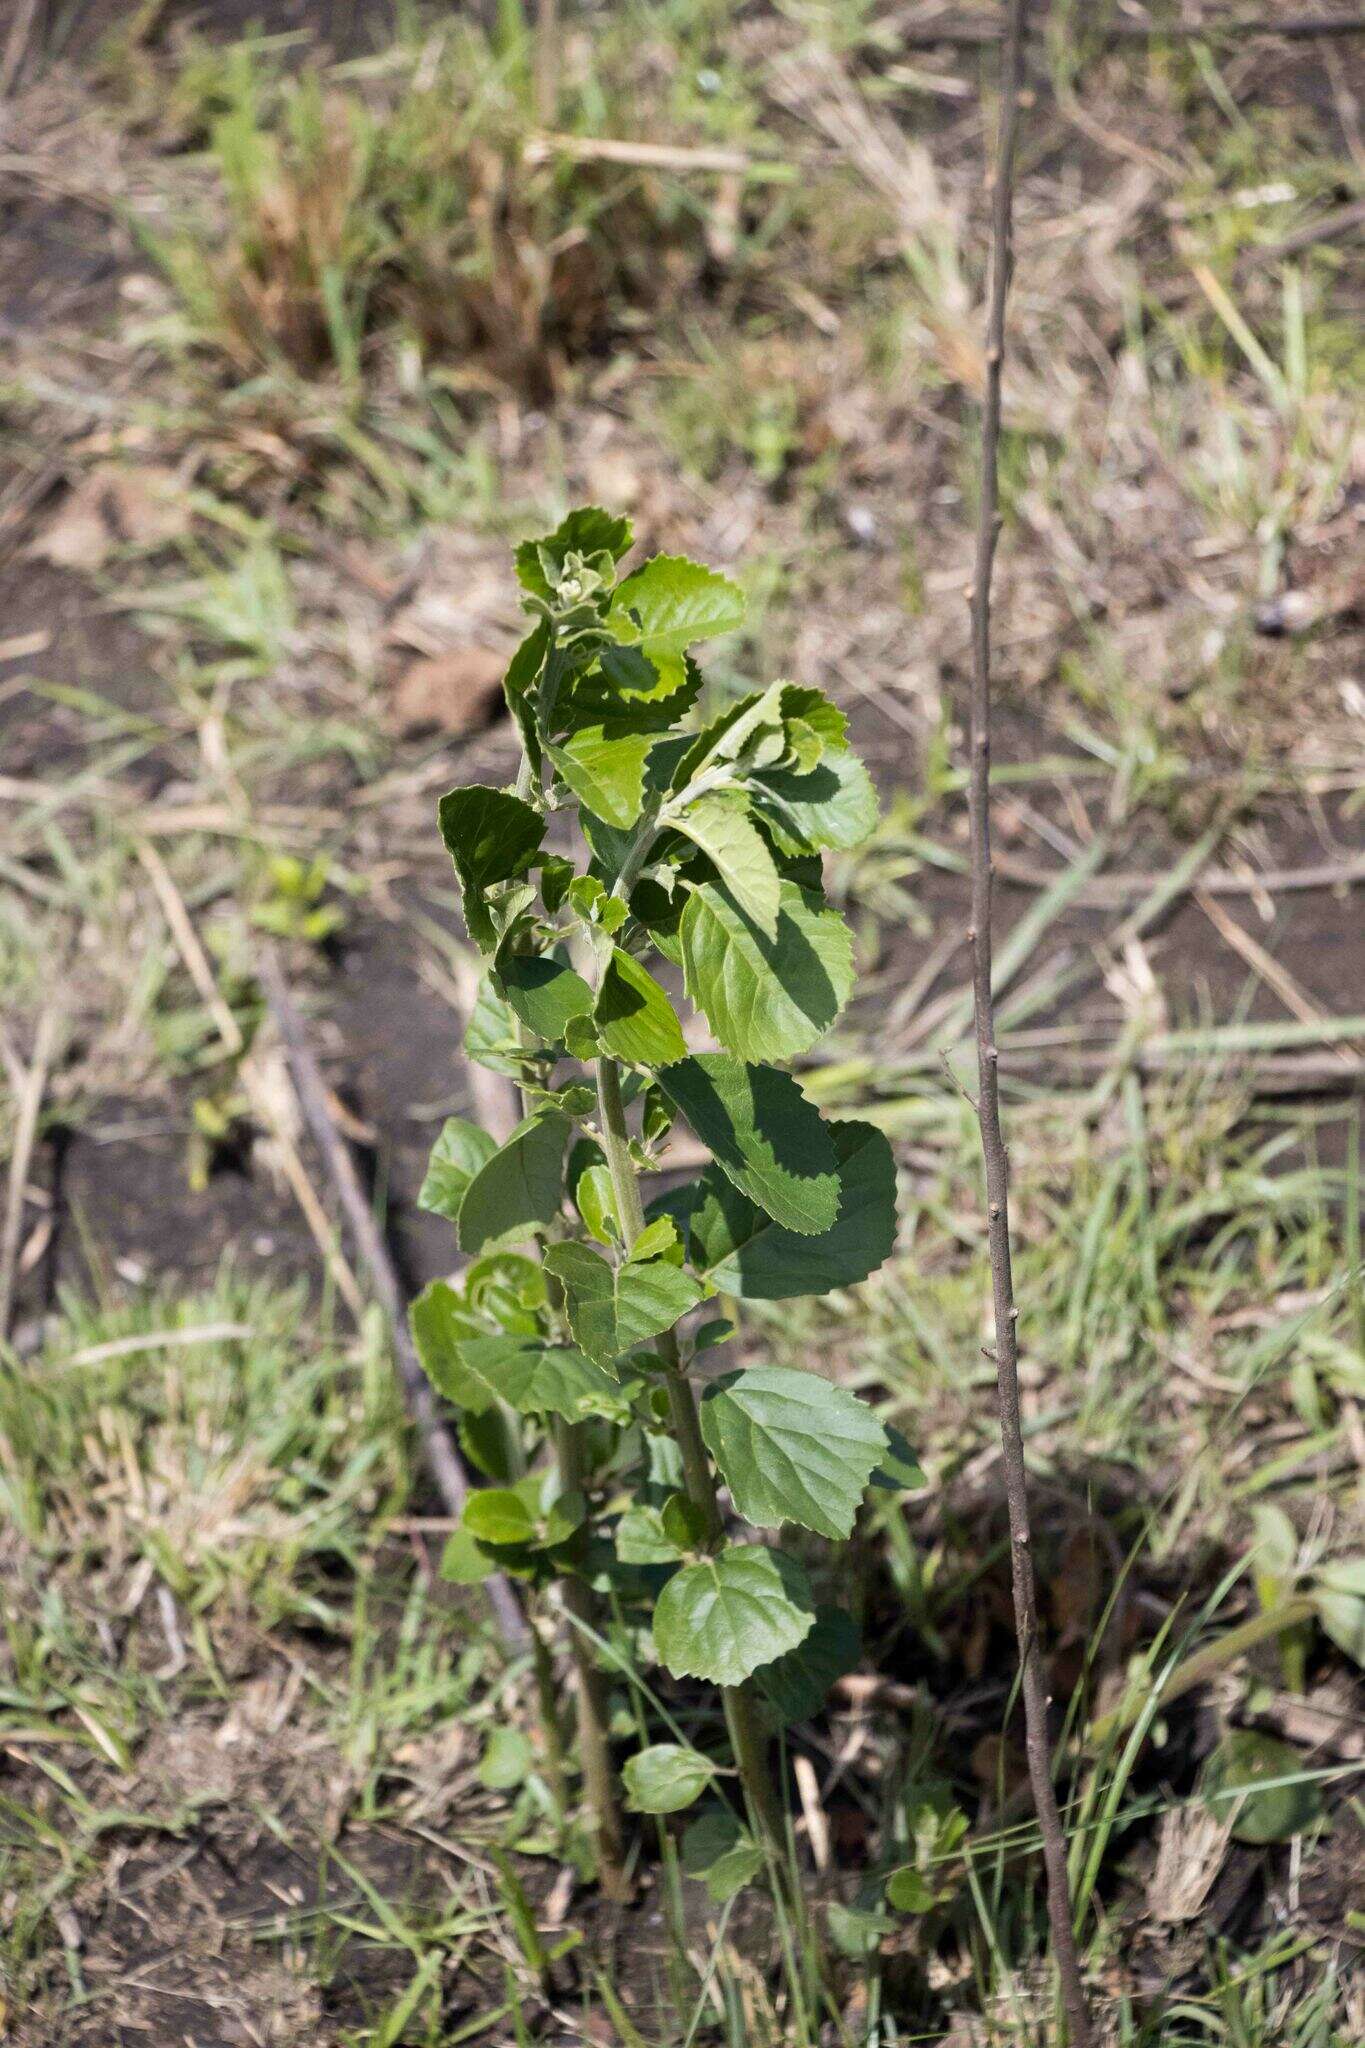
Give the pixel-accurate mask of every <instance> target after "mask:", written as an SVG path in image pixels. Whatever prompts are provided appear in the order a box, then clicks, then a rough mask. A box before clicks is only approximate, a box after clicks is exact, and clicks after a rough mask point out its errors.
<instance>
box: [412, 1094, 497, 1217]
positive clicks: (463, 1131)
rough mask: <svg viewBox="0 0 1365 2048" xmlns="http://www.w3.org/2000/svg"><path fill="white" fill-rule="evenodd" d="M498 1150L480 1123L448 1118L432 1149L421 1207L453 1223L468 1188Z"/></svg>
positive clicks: (419, 1199)
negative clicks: (480, 1169)
mask: <svg viewBox="0 0 1365 2048" xmlns="http://www.w3.org/2000/svg"><path fill="white" fill-rule="evenodd" d="M497 1149H498V1145H497V1140H496V1138H491V1137H490V1136H489V1134H488V1132H487V1131H482V1130H480V1129H479V1126H478V1125H477V1124H471V1123H470V1122H469V1121H468V1120H467V1119H466V1118H465V1117H462V1116H448V1117H447V1118H446V1120H445V1122H444V1123H443V1124H442V1126H441V1135H440V1137H439V1138H438V1139H437V1140H436V1143H435V1144H434V1145H433V1146H432V1148H431V1157H430V1159H429V1160H428V1161H427V1171H426V1178H425V1179H424V1180H423V1182H422V1185H421V1187H420V1188H419V1189H418V1192H417V1206H418V1208H419V1209H427V1210H430V1212H431V1214H432V1215H433V1216H448V1217H449V1218H450V1221H451V1222H452V1223H453V1222H454V1221H455V1218H456V1217H457V1216H458V1215H459V1213H460V1203H461V1202H462V1201H463V1200H464V1192H465V1189H466V1188H467V1187H468V1186H469V1183H470V1181H471V1180H473V1178H474V1176H475V1174H476V1173H477V1172H478V1170H479V1168H480V1167H481V1166H483V1165H486V1163H487V1162H488V1160H490V1159H491V1158H492V1156H493V1154H494V1153H495V1152H496V1151H497Z"/></svg>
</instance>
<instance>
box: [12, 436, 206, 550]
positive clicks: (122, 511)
mask: <svg viewBox="0 0 1365 2048" xmlns="http://www.w3.org/2000/svg"><path fill="white" fill-rule="evenodd" d="M192 517H193V513H192V511H191V508H190V503H189V494H188V492H187V490H186V486H185V480H184V478H183V477H181V476H180V475H178V474H177V472H176V471H175V470H173V469H167V468H165V467H164V466H163V465H162V464H160V463H147V464H144V465H143V466H142V467H140V468H136V469H127V468H123V467H120V466H119V465H118V464H117V463H106V462H102V463H100V464H99V465H98V466H97V467H96V468H94V469H92V470H89V471H88V472H87V473H86V475H84V476H83V477H81V478H80V479H79V480H78V482H77V483H76V484H75V485H73V487H72V488H71V490H69V491H68V492H67V494H66V496H65V498H63V500H62V502H61V504H60V505H59V506H58V507H57V510H56V512H55V513H54V514H53V516H52V518H51V519H50V520H49V521H48V523H47V525H46V526H45V527H44V528H43V531H42V532H41V533H40V534H39V536H38V538H37V539H36V540H35V541H34V542H33V544H32V545H31V547H30V548H29V551H28V552H29V554H30V555H31V556H32V557H33V558H34V559H35V560H36V561H40V562H50V563H51V564H52V566H53V568H54V569H76V570H81V571H85V572H87V573H88V572H90V571H91V570H95V569H102V568H103V567H104V564H105V563H106V562H107V561H108V560H109V557H110V556H111V555H112V554H113V553H114V552H115V551H116V550H117V549H119V548H125V547H133V548H145V549H150V548H159V547H166V546H167V545H169V543H170V542H171V541H173V540H178V539H179V538H180V536H181V535H182V534H184V533H187V532H188V531H189V526H190V521H191V519H192Z"/></svg>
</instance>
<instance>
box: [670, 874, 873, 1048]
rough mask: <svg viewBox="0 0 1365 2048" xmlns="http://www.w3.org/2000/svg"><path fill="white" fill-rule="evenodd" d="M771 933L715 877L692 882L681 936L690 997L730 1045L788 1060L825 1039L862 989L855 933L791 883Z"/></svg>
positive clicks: (786, 884) (836, 914)
mask: <svg viewBox="0 0 1365 2048" xmlns="http://www.w3.org/2000/svg"><path fill="white" fill-rule="evenodd" d="M779 901H780V907H779V910H778V914H777V918H776V920H775V923H774V926H773V932H772V935H771V937H766V936H765V935H764V933H763V932H762V931H760V930H759V928H758V926H757V925H756V924H754V923H753V922H752V921H751V920H750V919H749V918H748V917H746V916H745V914H744V911H743V910H742V909H741V908H740V906H739V904H738V903H737V902H736V901H735V899H734V898H733V896H731V895H730V894H729V892H728V891H727V890H725V889H723V888H720V887H719V886H718V885H717V884H715V883H713V882H703V883H701V884H700V885H698V886H697V887H695V888H693V890H692V892H691V895H690V897H689V900H688V904H687V908H686V909H685V910H684V912H683V917H682V927H681V939H682V956H683V973H684V975H685V977H686V982H687V993H688V995H689V996H690V997H691V999H692V1001H693V1002H694V1003H695V1004H696V1005H697V1007H698V1009H701V1010H704V1011H705V1012H706V1015H707V1017H708V1019H709V1020H710V1024H711V1028H712V1030H713V1031H714V1032H715V1034H716V1036H717V1038H718V1039H719V1040H720V1042H721V1044H722V1045H723V1046H725V1047H726V1048H727V1050H728V1051H730V1052H733V1053H737V1054H738V1055H739V1057H740V1058H741V1059H746V1060H787V1059H794V1058H795V1057H796V1055H797V1054H798V1053H803V1052H809V1050H810V1048H811V1047H812V1046H813V1045H814V1044H815V1042H816V1040H817V1039H818V1038H821V1037H823V1035H824V1033H825V1032H826V1031H827V1030H828V1029H829V1027H830V1025H831V1024H832V1023H833V1022H834V1020H835V1018H836V1017H837V1016H838V1014H839V1012H840V1010H842V1009H843V1007H844V1004H845V1003H846V1002H847V1001H848V998H849V996H850V994H851V993H852V989H853V934H852V932H851V931H850V930H849V928H848V926H847V925H846V924H845V922H844V920H843V918H842V917H841V916H840V914H839V912H838V911H837V910H829V909H826V908H824V907H822V906H821V905H820V903H819V902H818V901H817V900H816V898H815V897H813V896H809V895H807V894H806V892H805V891H804V890H802V889H798V888H797V886H796V884H795V883H794V882H783V883H782V884H781V889H780V899H779Z"/></svg>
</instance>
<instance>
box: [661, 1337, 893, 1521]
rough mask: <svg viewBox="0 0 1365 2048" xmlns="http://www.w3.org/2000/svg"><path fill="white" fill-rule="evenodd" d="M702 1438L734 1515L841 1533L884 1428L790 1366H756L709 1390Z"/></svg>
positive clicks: (844, 1392) (840, 1390)
mask: <svg viewBox="0 0 1365 2048" xmlns="http://www.w3.org/2000/svg"><path fill="white" fill-rule="evenodd" d="M701 1433H702V1436H703V1437H704V1438H705V1440H706V1447H707V1449H708V1450H709V1451H710V1453H711V1455H712V1457H713V1458H714V1459H715V1461H716V1463H717V1465H718V1466H719V1467H720V1471H721V1476H722V1477H723V1478H724V1480H725V1483H726V1485H727V1486H728V1487H729V1489H730V1494H731V1497H732V1499H733V1500H734V1503H735V1506H736V1508H737V1509H738V1511H739V1513H740V1514H741V1515H743V1517H744V1519H745V1521H746V1522H756V1523H757V1524H758V1525H759V1527H760V1528H766V1529H776V1528H780V1527H781V1525H782V1523H783V1522H799V1523H800V1524H801V1526H802V1527H803V1528H805V1529H814V1531H815V1532H816V1534H817V1535H818V1536H837V1537H844V1536H848V1535H849V1534H850V1533H851V1532H852V1529H853V1520H854V1516H855V1515H856V1514H857V1512H858V1504H859V1502H860V1501H861V1500H862V1497H863V1494H864V1493H865V1492H866V1490H867V1482H868V1480H869V1479H870V1478H871V1476H872V1471H873V1468H874V1466H875V1465H876V1464H877V1463H878V1461H879V1460H880V1458H881V1456H882V1454H883V1452H884V1451H885V1449H886V1431H885V1430H884V1429H883V1427H882V1425H881V1423H880V1422H879V1421H878V1420H877V1418H876V1416H875V1415H874V1414H873V1413H872V1410H871V1409H870V1408H869V1407H868V1406H867V1405H866V1403H865V1402H863V1401H860V1400H859V1399H858V1397H857V1395H856V1394H850V1393H849V1391H848V1389H847V1388H846V1387H836V1386H832V1385H831V1384H830V1382H829V1381H828V1380H823V1379H821V1378H820V1377H819V1376H818V1374H816V1373H810V1372H794V1371H792V1370H791V1368H790V1367H789V1366H783V1365H755V1366H750V1368H749V1369H748V1370H747V1371H746V1372H736V1373H730V1374H727V1375H726V1377H725V1378H724V1379H719V1380H715V1381H713V1382H712V1384H711V1385H710V1386H709V1387H708V1388H707V1389H706V1393H705V1395H704V1396H703V1399H702V1404H701Z"/></svg>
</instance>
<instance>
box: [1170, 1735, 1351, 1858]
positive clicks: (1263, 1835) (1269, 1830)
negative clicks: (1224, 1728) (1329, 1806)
mask: <svg viewBox="0 0 1365 2048" xmlns="http://www.w3.org/2000/svg"><path fill="white" fill-rule="evenodd" d="M1279 1779H1285V1780H1293V1781H1294V1782H1291V1783H1283V1784H1281V1783H1276V1782H1275V1781H1276V1780H1279ZM1262 1786H1264V1787H1265V1789H1264V1790H1262V1789H1261V1788H1262ZM1199 1792H1200V1797H1201V1798H1202V1799H1203V1801H1204V1804H1205V1805H1206V1806H1207V1807H1208V1809H1209V1811H1210V1812H1211V1813H1212V1814H1213V1815H1214V1816H1215V1818H1216V1819H1218V1820H1221V1821H1226V1820H1229V1819H1231V1820H1232V1832H1233V1834H1234V1835H1235V1836H1236V1838H1237V1840H1238V1841H1239V1842H1257V1843H1260V1842H1287V1841H1288V1840H1289V1838H1290V1836H1291V1835H1301V1834H1302V1833H1303V1831H1304V1829H1305V1828H1308V1827H1311V1826H1312V1824H1313V1822H1314V1821H1316V1820H1317V1819H1318V1818H1319V1817H1320V1816H1321V1814H1322V1811H1323V1804H1322V1788H1321V1786H1320V1785H1318V1784H1317V1783H1315V1782H1314V1780H1313V1778H1312V1776H1311V1775H1310V1774H1308V1773H1306V1772H1305V1770H1304V1764H1303V1759H1302V1757H1301V1756H1300V1755H1299V1753H1298V1751H1297V1750H1295V1749H1291V1748H1290V1747H1289V1744H1288V1743H1287V1742H1278V1741H1277V1740H1276V1739H1275V1737H1274V1736H1272V1735H1261V1734H1258V1733H1257V1731H1256V1730H1255V1729H1254V1728H1238V1729H1235V1730H1234V1731H1233V1733H1232V1734H1230V1735H1225V1736H1224V1737H1223V1740H1222V1741H1221V1742H1220V1743H1219V1745H1218V1747H1217V1749H1215V1750H1214V1752H1213V1754H1212V1756H1211V1757H1209V1759H1208V1761H1207V1762H1206V1764H1205V1765H1204V1769H1203V1773H1202V1776H1201V1778H1200V1785H1199Z"/></svg>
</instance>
